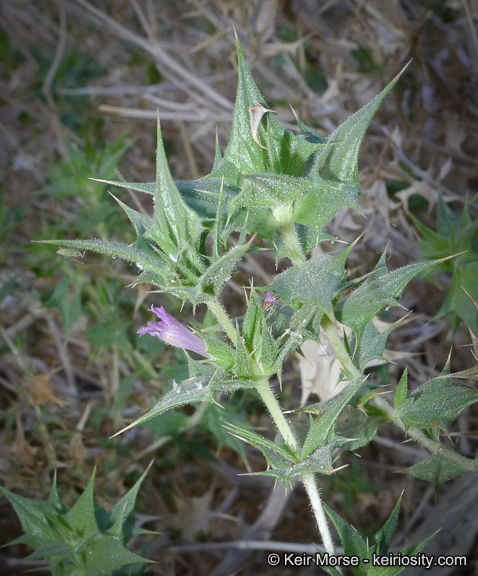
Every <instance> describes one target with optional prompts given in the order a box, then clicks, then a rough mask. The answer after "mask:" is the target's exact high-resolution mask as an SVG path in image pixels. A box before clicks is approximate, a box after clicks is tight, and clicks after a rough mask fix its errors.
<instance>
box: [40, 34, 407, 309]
mask: <svg viewBox="0 0 478 576" xmlns="http://www.w3.org/2000/svg"><path fill="white" fill-rule="evenodd" d="M237 56H238V72H239V74H238V89H237V98H236V104H235V109H234V116H233V123H232V131H231V139H230V141H229V144H228V145H227V147H226V150H225V153H224V156H222V155H221V153H220V151H219V147H218V146H217V151H216V158H215V161H214V166H213V169H212V172H211V173H210V174H209V175H207V176H205V177H203V178H201V179H199V180H195V181H185V182H174V180H173V179H172V177H171V173H170V171H169V168H168V164H167V159H166V154H165V150H164V146H163V141H162V135H161V129H160V127H159V122H158V134H157V136H158V146H157V155H156V180H155V182H153V183H131V182H128V183H123V182H112V181H105V180H100V181H102V182H106V183H109V184H114V185H116V186H120V187H128V188H132V189H133V190H137V191H140V192H144V193H148V194H152V195H153V196H154V200H155V206H154V212H153V214H152V216H145V215H144V214H141V213H139V212H137V211H135V210H133V209H132V208H129V207H128V206H126V205H125V204H123V203H122V202H120V201H118V202H119V204H120V206H121V207H122V208H123V210H124V211H125V212H126V214H127V215H128V217H129V219H130V221H131V223H132V224H133V226H134V228H135V231H136V236H137V239H136V242H135V245H134V246H128V245H126V244H121V243H120V242H116V241H112V242H107V241H100V240H86V241H85V240H83V241H82V240H53V241H49V242H50V243H53V244H59V245H61V246H64V247H67V248H78V249H80V250H85V249H86V250H93V251H97V252H101V253H104V254H109V255H111V256H113V257H121V258H124V259H125V260H128V261H130V262H133V263H135V264H136V265H137V266H138V267H139V268H140V269H141V271H142V272H141V273H140V275H139V277H138V279H137V281H136V282H137V283H140V282H147V283H152V284H155V285H157V286H158V287H159V289H160V291H163V292H168V293H171V294H173V295H175V296H177V297H178V298H180V299H182V300H183V301H186V300H189V301H190V302H191V303H192V304H193V305H194V306H196V305H197V304H198V303H200V302H208V301H212V300H216V299H217V297H218V296H219V294H220V292H221V290H222V288H223V286H224V284H225V283H226V282H227V280H228V279H229V278H230V276H231V274H232V273H233V272H234V270H235V268H236V266H237V264H238V262H239V261H240V260H241V259H242V258H243V257H244V255H245V254H246V252H247V251H248V250H250V249H252V247H251V246H250V244H249V243H248V242H246V239H245V235H246V234H247V233H249V234H258V235H259V236H261V237H262V238H263V239H264V240H265V241H266V243H267V245H268V247H269V248H271V249H272V250H274V251H275V253H276V256H277V259H279V258H281V257H284V256H289V257H290V258H291V259H292V261H293V262H300V261H304V260H305V257H306V255H307V254H308V253H309V252H310V250H311V249H312V248H313V247H314V246H316V245H317V244H318V243H319V242H321V241H323V240H325V239H328V238H330V237H329V236H328V235H327V234H326V233H325V229H324V227H325V225H326V224H327V223H328V222H329V221H330V220H331V219H332V218H333V217H334V216H335V214H336V213H337V210H339V208H341V207H342V206H351V207H353V208H355V209H358V205H357V202H356V198H357V195H358V194H359V193H360V187H359V182H358V170H357V160H358V154H359V149H360V144H361V141H362V138H363V136H364V133H365V130H366V129H367V126H368V124H369V123H370V121H371V119H372V116H373V115H374V113H375V111H376V110H377V108H378V106H379V104H380V102H381V101H382V100H383V98H384V97H385V96H386V94H387V93H388V92H389V90H390V89H391V88H392V86H393V85H394V84H395V82H396V80H397V78H398V77H397V78H395V79H394V80H393V81H392V82H391V83H390V84H389V85H388V86H387V87H386V88H385V90H383V91H382V92H381V93H380V94H379V95H378V96H376V97H375V98H374V99H373V100H372V101H371V102H370V103H369V104H367V105H366V106H365V107H364V108H362V109H361V110H360V111H359V112H357V113H356V114H354V115H353V116H351V117H350V118H349V119H348V120H346V121H345V122H344V123H343V124H342V125H340V126H339V127H338V128H337V129H336V130H335V131H334V132H333V133H332V134H331V135H330V137H329V138H328V139H327V140H326V139H323V138H321V137H319V136H317V135H315V134H313V133H312V132H311V131H310V130H309V129H308V128H307V127H306V126H305V125H304V124H303V123H302V122H301V121H300V119H299V118H298V117H297V121H298V125H299V128H300V134H299V135H295V134H293V133H292V132H290V131H289V130H287V129H285V128H284V127H283V126H282V125H281V124H280V123H279V122H278V121H277V120H276V118H275V117H274V115H273V113H272V112H271V111H270V110H269V109H268V108H267V104H266V102H265V101H264V99H263V97H262V96H261V94H260V92H259V90H258V89H257V87H256V85H255V83H254V80H253V79H252V76H251V74H250V72H249V70H248V68H247V65H246V63H245V59H244V55H243V53H242V50H241V47H240V45H239V41H238V40H237ZM234 231H241V235H240V238H239V240H238V241H237V242H236V244H235V245H233V246H232V247H231V243H230V241H229V236H230V234H231V233H232V232H234ZM208 236H211V237H212V245H211V243H206V238H207V237H208Z"/></svg>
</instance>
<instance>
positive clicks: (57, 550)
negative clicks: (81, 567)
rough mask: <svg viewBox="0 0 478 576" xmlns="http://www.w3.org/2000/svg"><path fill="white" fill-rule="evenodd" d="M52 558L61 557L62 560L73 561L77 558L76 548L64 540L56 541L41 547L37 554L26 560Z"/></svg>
mask: <svg viewBox="0 0 478 576" xmlns="http://www.w3.org/2000/svg"><path fill="white" fill-rule="evenodd" d="M51 556H60V557H61V558H67V559H72V558H74V557H75V548H74V547H73V546H72V545H71V544H67V543H66V542H63V541H62V540H54V541H53V542H47V543H46V544H42V545H41V546H39V547H38V548H37V549H36V550H35V552H32V553H31V554H30V555H29V556H27V557H26V558H24V560H25V561H27V560H37V559H39V558H47V559H49V558H50V557H51Z"/></svg>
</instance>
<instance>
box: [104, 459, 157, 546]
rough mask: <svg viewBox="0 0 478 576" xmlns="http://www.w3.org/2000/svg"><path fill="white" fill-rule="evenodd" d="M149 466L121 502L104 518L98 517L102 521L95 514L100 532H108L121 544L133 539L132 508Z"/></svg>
mask: <svg viewBox="0 0 478 576" xmlns="http://www.w3.org/2000/svg"><path fill="white" fill-rule="evenodd" d="M151 465H152V462H151V464H150V465H149V466H148V468H147V469H146V470H145V471H144V472H143V474H141V476H140V477H139V478H138V480H137V481H136V482H135V483H134V485H133V486H132V487H131V488H130V490H128V492H127V493H126V494H125V495H124V496H123V497H122V498H121V500H119V501H118V502H117V503H116V504H115V505H114V507H113V509H112V510H111V511H109V512H107V516H106V517H105V516H103V517H100V518H102V520H100V519H99V518H98V514H97V516H96V518H97V521H98V527H99V529H100V530H101V531H102V532H106V531H107V530H109V531H110V532H109V533H110V534H111V536H114V537H115V538H118V539H119V540H121V541H123V542H127V541H128V540H129V539H130V538H132V537H133V535H134V533H135V528H134V506H135V503H136V498H137V496H138V492H139V489H140V488H141V484H142V483H143V481H144V479H145V478H146V474H147V473H148V472H149V469H150V468H151ZM105 521H106V522H105ZM114 526H116V531H114V530H112V528H113V527H114Z"/></svg>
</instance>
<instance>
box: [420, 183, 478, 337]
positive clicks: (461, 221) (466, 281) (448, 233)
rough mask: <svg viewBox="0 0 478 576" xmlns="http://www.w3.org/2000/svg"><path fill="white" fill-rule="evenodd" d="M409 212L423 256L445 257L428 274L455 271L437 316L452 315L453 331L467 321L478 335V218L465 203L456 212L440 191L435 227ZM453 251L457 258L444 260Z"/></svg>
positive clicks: (439, 258) (429, 258) (450, 318)
mask: <svg viewBox="0 0 478 576" xmlns="http://www.w3.org/2000/svg"><path fill="white" fill-rule="evenodd" d="M410 216H411V218H412V220H413V222H414V224H415V226H416V227H417V230H418V232H419V233H420V235H421V237H420V238H419V242H420V247H421V249H422V252H423V256H424V258H426V259H427V260H430V261H433V260H442V261H441V262H437V265H436V266H434V267H433V269H432V270H427V272H426V277H428V278H431V277H433V276H434V275H435V274H437V273H439V272H448V273H451V274H452V276H451V282H450V285H449V286H448V287H447V288H446V291H447V292H448V294H447V297H446V299H445V302H444V303H443V305H442V307H441V309H440V311H439V312H438V314H437V318H443V317H447V318H449V320H450V323H451V327H452V329H453V331H455V330H456V329H457V328H458V325H459V324H460V322H465V324H467V325H468V327H469V328H470V330H471V331H472V332H473V334H474V335H475V336H477V337H478V310H477V308H476V306H475V304H474V303H473V300H474V301H475V302H476V301H478V281H477V279H478V236H477V233H478V220H475V221H473V220H472V219H471V217H470V212H469V209H468V206H467V205H466V204H465V205H464V206H463V210H462V213H461V214H458V213H457V212H454V211H453V210H452V209H451V208H450V207H449V206H448V205H447V204H446V202H445V201H444V199H443V196H442V195H441V194H440V195H439V197H438V211H437V229H436V231H435V230H431V229H430V228H428V227H427V226H425V225H424V224H422V223H421V222H420V221H419V220H417V219H416V218H415V217H414V216H412V215H410ZM454 254H457V256H456V257H455V258H452V259H451V260H446V261H443V259H444V258H446V257H447V256H452V255H454ZM470 296H471V298H470Z"/></svg>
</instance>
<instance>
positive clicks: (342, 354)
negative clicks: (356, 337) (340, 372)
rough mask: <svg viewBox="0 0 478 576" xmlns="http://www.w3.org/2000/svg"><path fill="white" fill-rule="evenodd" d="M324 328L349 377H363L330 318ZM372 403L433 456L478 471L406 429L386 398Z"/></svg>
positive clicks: (416, 430)
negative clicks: (441, 456) (439, 455)
mask: <svg viewBox="0 0 478 576" xmlns="http://www.w3.org/2000/svg"><path fill="white" fill-rule="evenodd" d="M322 328H323V329H324V331H325V333H326V335H327V338H328V340H329V342H330V344H331V346H332V348H333V350H334V352H335V354H336V356H337V358H338V359H339V360H340V363H341V364H342V367H343V368H344V370H345V371H346V372H347V374H348V375H349V377H350V378H351V379H353V380H355V379H357V378H360V377H362V373H361V372H360V370H359V369H358V368H357V367H356V366H355V364H354V363H353V362H352V358H351V357H350V356H349V354H348V352H347V350H346V349H345V346H344V344H343V342H342V338H341V337H340V335H339V334H338V332H337V329H336V328H335V326H334V324H333V323H332V321H331V320H330V319H329V318H327V317H326V318H325V319H324V320H323V321H322ZM371 402H372V403H373V404H374V405H375V406H376V408H378V409H379V410H380V411H381V412H382V413H383V414H384V415H385V416H386V417H387V419H388V420H389V421H390V422H392V423H393V424H395V426H397V427H398V428H400V430H402V432H404V433H405V434H407V435H408V436H410V438H412V439H413V440H415V442H418V443H419V444H421V445H422V446H424V447H425V448H427V450H429V451H430V452H431V453H432V454H442V455H443V456H446V458H448V459H449V460H451V461H452V462H455V463H456V464H458V465H459V466H462V467H463V468H465V470H469V471H470V472H477V471H478V463H475V460H473V459H471V458H467V457H466V456H462V455H461V454H457V453H456V452H454V451H453V450H451V449H450V448H447V447H446V446H443V444H442V443H441V442H438V441H436V440H432V439H431V438H429V437H428V436H427V435H426V434H425V433H424V432H423V430H420V429H419V428H415V427H414V426H411V427H410V428H408V429H406V428H405V425H404V424H403V422H402V421H401V419H400V417H399V416H398V415H397V412H396V410H395V409H394V408H393V406H391V405H390V404H389V402H387V400H386V399H385V398H383V396H375V397H374V398H373V399H372V400H371Z"/></svg>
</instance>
